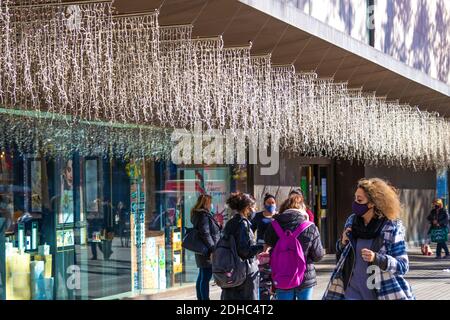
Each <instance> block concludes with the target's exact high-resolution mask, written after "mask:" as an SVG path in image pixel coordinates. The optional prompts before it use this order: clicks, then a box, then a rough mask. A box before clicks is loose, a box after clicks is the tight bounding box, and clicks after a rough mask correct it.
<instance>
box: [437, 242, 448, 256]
mask: <svg viewBox="0 0 450 320" xmlns="http://www.w3.org/2000/svg"><path fill="white" fill-rule="evenodd" d="M442 249H444V252H445V255H446V256H448V255H449V252H448V247H447V243H445V242H439V243H438V244H437V247H436V256H437V257H440V256H441V252H442Z"/></svg>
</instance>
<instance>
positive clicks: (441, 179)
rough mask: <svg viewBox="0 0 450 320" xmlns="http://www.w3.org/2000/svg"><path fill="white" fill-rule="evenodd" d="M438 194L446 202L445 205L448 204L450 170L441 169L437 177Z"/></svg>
mask: <svg viewBox="0 0 450 320" xmlns="http://www.w3.org/2000/svg"><path fill="white" fill-rule="evenodd" d="M436 195H437V198H440V199H442V200H443V202H444V206H445V207H447V206H448V171H447V170H445V169H443V170H439V171H438V174H437V179H436Z"/></svg>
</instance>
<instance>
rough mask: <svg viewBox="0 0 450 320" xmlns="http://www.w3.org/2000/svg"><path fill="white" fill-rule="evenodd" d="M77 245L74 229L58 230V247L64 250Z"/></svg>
mask: <svg viewBox="0 0 450 320" xmlns="http://www.w3.org/2000/svg"><path fill="white" fill-rule="evenodd" d="M73 245H75V234H74V231H73V229H66V230H56V246H57V247H58V248H64V247H69V246H73Z"/></svg>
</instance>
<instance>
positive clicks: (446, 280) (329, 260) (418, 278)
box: [151, 245, 450, 300]
mask: <svg viewBox="0 0 450 320" xmlns="http://www.w3.org/2000/svg"><path fill="white" fill-rule="evenodd" d="M432 249H433V252H435V250H436V247H435V245H434V246H432ZM409 259H410V271H409V272H408V274H407V276H406V277H405V278H406V279H407V280H408V281H409V283H410V284H411V286H412V288H413V292H414V294H415V295H416V298H417V300H450V272H446V271H444V270H445V269H450V259H442V260H436V259H434V256H431V257H426V256H423V255H422V254H421V252H420V248H418V247H414V248H411V249H410V250H409ZM334 265H335V255H331V254H330V255H326V256H325V257H324V259H323V260H322V261H321V262H320V263H318V264H316V270H317V286H316V287H315V288H314V294H313V300H321V298H322V295H323V293H324V291H325V288H326V286H327V284H328V280H329V279H330V275H331V273H332V271H333V268H334ZM220 292H221V290H220V288H219V287H217V286H215V285H212V286H211V291H210V297H211V299H212V300H219V299H220ZM151 299H168V300H196V295H195V286H194V285H192V286H190V287H188V288H186V289H184V290H183V291H173V293H171V294H165V295H164V296H161V297H158V295H155V296H153V297H151Z"/></svg>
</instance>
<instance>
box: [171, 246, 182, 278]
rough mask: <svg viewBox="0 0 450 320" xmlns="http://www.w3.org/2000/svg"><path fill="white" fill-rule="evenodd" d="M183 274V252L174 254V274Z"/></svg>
mask: <svg viewBox="0 0 450 320" xmlns="http://www.w3.org/2000/svg"><path fill="white" fill-rule="evenodd" d="M181 272H183V263H182V260H181V251H176V252H174V253H173V273H174V274H177V273H181Z"/></svg>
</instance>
